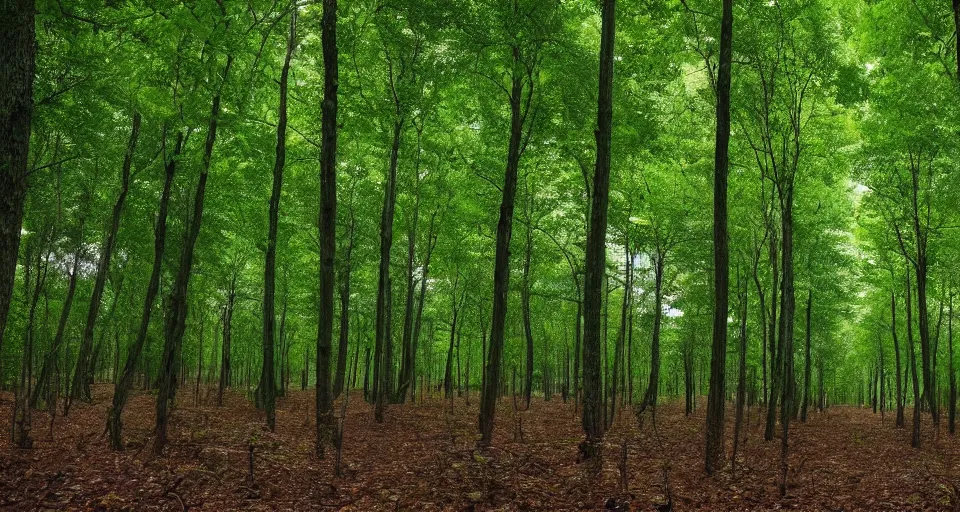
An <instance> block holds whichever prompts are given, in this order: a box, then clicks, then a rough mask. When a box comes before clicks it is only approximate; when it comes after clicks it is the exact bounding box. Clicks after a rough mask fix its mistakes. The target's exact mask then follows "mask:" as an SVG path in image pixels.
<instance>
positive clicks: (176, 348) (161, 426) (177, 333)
mask: <svg viewBox="0 0 960 512" xmlns="http://www.w3.org/2000/svg"><path fill="white" fill-rule="evenodd" d="M232 65H233V55H227V62H226V65H225V66H224V68H223V74H222V78H221V81H220V85H219V87H218V89H217V92H216V93H215V94H214V96H213V104H212V105H211V107H210V122H209V124H208V126H207V140H206V143H205V145H204V150H203V162H202V164H201V167H200V177H199V179H198V180H197V189H196V192H195V195H194V199H193V215H192V218H191V221H190V226H189V228H188V231H187V236H186V239H185V240H184V244H183V251H182V252H181V253H180V269H179V270H178V271H177V276H176V278H175V280H174V284H173V288H172V290H171V291H170V299H169V303H168V304H167V306H168V310H167V317H166V319H165V322H164V329H163V335H164V336H163V337H164V344H163V355H162V359H161V362H160V389H159V391H158V393H157V419H156V438H155V439H154V445H153V451H154V453H155V454H157V455H160V454H162V453H163V448H164V446H165V445H166V443H167V420H168V418H167V411H168V409H169V407H170V405H171V403H172V401H173V399H174V395H175V394H176V388H177V368H178V366H179V362H178V359H179V356H180V348H181V346H182V344H183V333H184V329H185V328H186V320H187V290H188V288H189V284H190V277H191V274H192V272H191V271H192V268H193V253H194V249H195V248H196V245H197V238H199V236H200V226H201V225H202V222H203V204H204V197H205V195H206V191H207V177H208V175H209V172H210V160H211V158H212V156H213V146H214V144H215V143H216V141H217V122H218V121H219V118H220V94H221V91H222V89H223V84H224V83H226V80H227V77H228V76H229V74H230V67H231V66H232Z"/></svg>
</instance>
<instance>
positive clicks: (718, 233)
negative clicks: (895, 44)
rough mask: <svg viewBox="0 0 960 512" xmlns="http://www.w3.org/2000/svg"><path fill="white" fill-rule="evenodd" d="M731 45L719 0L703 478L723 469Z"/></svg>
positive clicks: (728, 12)
mask: <svg viewBox="0 0 960 512" xmlns="http://www.w3.org/2000/svg"><path fill="white" fill-rule="evenodd" d="M732 44H733V0H723V13H722V17H721V22H720V62H719V71H718V75H717V135H716V151H715V154H714V178H713V180H714V181H713V267H714V276H713V288H714V311H713V344H712V351H711V356H710V392H709V395H708V399H707V438H706V466H705V469H706V471H707V474H712V473H713V472H714V471H716V470H718V469H720V468H721V467H722V465H723V459H724V453H723V452H724V448H723V426H724V425H723V416H724V406H725V398H726V368H727V314H728V301H729V297H728V293H729V286H730V282H729V281H730V275H729V265H730V262H729V241H728V240H727V237H728V234H727V174H728V170H729V145H730V63H731V58H732Z"/></svg>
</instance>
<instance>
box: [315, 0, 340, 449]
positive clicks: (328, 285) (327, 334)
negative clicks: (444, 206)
mask: <svg viewBox="0 0 960 512" xmlns="http://www.w3.org/2000/svg"><path fill="white" fill-rule="evenodd" d="M320 39H321V46H322V47H323V103H322V105H321V117H322V119H321V132H322V136H321V138H322V141H321V148H320V222H319V226H320V312H319V321H318V322H317V364H316V373H317V378H316V380H317V382H316V386H317V394H316V406H317V407H316V414H317V456H318V457H319V458H321V459H322V458H323V457H324V453H325V450H324V447H325V445H326V443H327V442H328V441H329V440H330V439H331V437H330V434H331V428H332V427H333V414H332V413H333V399H332V396H331V393H330V391H331V390H330V348H331V345H332V342H333V289H334V283H333V276H334V274H333V263H334V258H335V257H336V248H337V244H336V236H337V232H336V222H337V88H338V86H339V80H340V77H339V74H340V73H339V67H338V65H337V56H338V51H337V0H323V16H322V20H321V34H320Z"/></svg>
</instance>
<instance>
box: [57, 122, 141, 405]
mask: <svg viewBox="0 0 960 512" xmlns="http://www.w3.org/2000/svg"><path fill="white" fill-rule="evenodd" d="M139 136H140V112H134V114H133V127H132V128H131V130H130V139H129V140H128V141H127V152H126V153H125V154H124V157H123V168H122V169H123V170H122V171H121V174H120V193H119V194H118V195H117V201H116V202H115V203H114V205H113V213H112V215H111V217H110V228H109V231H108V232H107V236H106V238H105V240H104V243H103V245H102V246H101V249H100V259H99V260H98V261H97V274H96V278H95V280H94V284H93V293H92V294H91V295H90V307H89V308H88V309H87V323H86V325H85V326H84V328H83V336H82V337H81V338H80V351H79V353H78V354H77V366H76V368H75V369H74V372H73V384H71V386H70V395H69V398H68V400H67V406H66V407H64V414H66V412H67V411H68V410H69V406H70V404H71V403H72V402H73V401H74V400H85V401H89V400H90V381H92V380H93V378H92V377H93V362H92V361H91V357H90V356H91V350H92V349H93V331H94V328H95V326H96V323H97V316H98V315H99V314H100V303H101V301H102V299H103V289H104V285H105V284H106V281H107V273H108V272H109V271H110V259H111V257H112V256H113V248H114V245H115V244H116V240H117V232H118V231H119V230H120V216H121V214H122V213H123V205H124V202H125V201H126V199H127V193H128V192H129V190H130V167H131V165H132V164H133V154H134V151H135V150H136V148H137V139H138V137H139Z"/></svg>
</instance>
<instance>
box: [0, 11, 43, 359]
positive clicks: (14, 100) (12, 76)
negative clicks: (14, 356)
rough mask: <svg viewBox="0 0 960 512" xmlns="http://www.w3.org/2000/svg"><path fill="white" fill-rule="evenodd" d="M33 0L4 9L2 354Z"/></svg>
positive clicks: (24, 137)
mask: <svg viewBox="0 0 960 512" xmlns="http://www.w3.org/2000/svg"><path fill="white" fill-rule="evenodd" d="M35 13H36V6H35V5H34V0H9V1H4V2H2V3H0V62H2V63H3V65H0V353H2V352H3V340H4V332H5V329H6V326H7V314H8V313H9V312H10V303H11V302H12V299H13V284H14V280H15V279H16V275H17V258H18V257H19V256H20V231H21V228H22V225H23V207H24V203H25V201H26V197H27V174H28V172H29V169H28V166H29V163H28V157H29V154H30V128H31V120H32V118H33V77H34V60H35V57H36V48H37V45H36V43H35V39H36V33H35V23H34V16H35Z"/></svg>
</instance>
